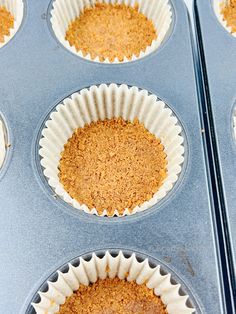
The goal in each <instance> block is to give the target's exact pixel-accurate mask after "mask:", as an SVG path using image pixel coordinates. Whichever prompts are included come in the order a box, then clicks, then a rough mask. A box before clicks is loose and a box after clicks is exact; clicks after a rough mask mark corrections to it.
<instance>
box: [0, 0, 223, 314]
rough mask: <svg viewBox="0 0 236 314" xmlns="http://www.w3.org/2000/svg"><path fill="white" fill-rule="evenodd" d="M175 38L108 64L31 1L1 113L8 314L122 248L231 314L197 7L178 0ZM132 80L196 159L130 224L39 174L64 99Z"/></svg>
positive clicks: (0, 222)
mask: <svg viewBox="0 0 236 314" xmlns="http://www.w3.org/2000/svg"><path fill="white" fill-rule="evenodd" d="M172 6H173V12H174V22H173V28H172V31H171V34H170V35H169V38H168V39H167V40H166V41H165V43H164V44H163V45H162V46H161V48H159V49H158V51H156V52H154V53H152V54H150V55H149V56H147V57H145V58H143V59H142V60H138V61H134V62H129V63H126V64H118V65H104V64H97V63H94V62H90V61H86V60H83V59H81V58H79V57H77V56H75V55H73V54H72V53H70V52H68V51H67V50H65V49H64V48H63V47H62V46H61V45H60V44H59V43H58V42H57V40H56V39H55V37H54V35H53V33H52V30H51V27H50V22H49V19H50V8H51V3H50V2H49V1H48V0H41V1H26V2H25V7H26V8H25V16H24V21H23V24H22V26H21V28H20V30H19V31H18V33H17V34H16V35H15V37H14V38H13V39H12V40H11V41H10V42H9V43H8V44H7V45H5V46H4V47H3V48H2V49H1V50H0V60H1V76H0V86H1V88H0V111H1V115H2V117H3V119H4V121H5V122H6V124H7V131H8V142H9V144H11V146H10V147H9V148H8V154H7V158H6V161H5V164H4V166H3V168H2V170H1V181H0V207H1V211H0V234H1V241H0V263H1V268H0V278H1V280H0V285H1V289H0V290H1V292H0V311H1V313H5V314H7V313H9V314H12V313H33V308H32V306H30V303H31V301H32V300H33V299H34V296H35V293H36V292H37V290H38V289H39V288H40V286H41V285H42V284H43V283H44V281H45V280H46V279H47V278H48V277H49V276H50V275H51V274H52V273H53V272H54V271H55V270H56V269H57V268H58V267H60V266H61V265H63V264H65V263H66V262H68V261H69V260H71V259H73V258H76V257H77V256H80V255H84V254H86V253H87V252H92V251H98V250H101V251H103V250H105V249H108V248H113V249H116V248H121V249H123V250H128V251H135V252H138V253H139V254H144V255H145V256H150V258H151V259H154V260H158V261H160V263H162V264H163V265H166V267H167V268H168V269H171V271H173V272H174V274H176V275H177V277H178V278H180V280H181V281H182V282H183V283H184V284H183V285H184V286H185V287H186V289H187V291H188V292H189V294H190V295H192V296H193V299H194V306H195V307H196V310H197V312H199V313H208V314H210V313H214V314H216V313H222V312H223V311H225V300H224V286H223V280H222V273H221V266H220V259H219V249H218V239H217V230H216V228H215V221H214V219H213V218H212V217H213V212H214V206H213V204H214V203H213V197H212V193H211V184H210V178H209V174H208V171H209V168H208V162H207V158H206V150H205V144H204V134H203V133H202V117H201V114H200V111H199V102H198V93H197V89H196V81H195V72H194V63H193V54H192V46H191V33H190V26H189V19H188V13H187V9H186V7H185V5H184V3H183V2H182V1H179V0H178V1H177V0H176V1H174V0H173V1H172ZM112 82H114V83H117V84H121V83H125V84H127V85H130V86H138V87H139V88H141V89H147V90H148V91H149V92H151V93H154V94H156V95H157V96H158V97H159V98H160V99H162V100H163V101H164V102H166V103H167V104H168V105H169V107H170V108H171V109H172V110H173V111H174V112H175V114H176V115H177V117H178V118H179V120H180V121H181V123H182V125H183V129H184V131H185V134H186V143H187V145H186V156H185V159H186V162H185V165H184V168H183V172H182V175H181V177H180V179H179V181H178V183H177V184H176V185H175V187H174V189H173V190H172V191H171V193H169V194H168V196H167V197H166V198H165V199H164V200H163V201H161V202H160V203H159V204H157V205H155V206H153V207H152V208H151V209H149V210H147V211H145V212H143V213H138V214H135V215H133V216H130V217H124V218H100V217H95V216H92V215H88V214H86V213H83V212H82V211H75V210H73V209H72V208H71V207H70V206H69V205H65V203H64V202H63V201H61V200H59V199H55V198H54V197H53V192H52V190H51V189H50V188H49V187H48V185H47V184H46V183H45V182H44V181H43V180H42V178H41V176H40V174H39V171H38V169H37V159H38V147H37V139H38V136H39V132H40V130H41V127H42V123H43V121H44V120H45V118H46V117H47V115H48V113H49V112H50V110H52V109H53V108H54V107H55V106H56V104H57V103H59V102H60V101H61V100H63V99H64V98H65V97H66V96H68V95H71V94H72V93H73V92H75V91H79V90H81V89H82V88H84V87H89V86H91V85H96V84H101V83H112Z"/></svg>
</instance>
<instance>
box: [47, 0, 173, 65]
mask: <svg viewBox="0 0 236 314" xmlns="http://www.w3.org/2000/svg"><path fill="white" fill-rule="evenodd" d="M98 3H102V4H118V5H123V4H124V5H126V6H128V7H132V8H135V7H137V6H138V11H139V12H140V13H142V14H143V15H144V16H145V17H147V19H148V20H150V21H151V22H152V23H153V25H154V28H155V30H156V35H157V38H156V39H155V40H153V41H152V43H151V45H149V46H147V47H146V49H145V50H142V51H140V53H139V55H135V54H133V55H132V57H128V56H123V57H124V58H123V60H122V61H121V60H119V59H118V57H116V58H114V60H113V61H111V60H109V58H108V57H107V58H105V59H104V60H101V58H99V56H97V57H92V55H91V54H90V53H88V54H84V53H83V52H82V51H81V50H77V49H76V48H75V46H73V45H70V43H69V41H68V40H66V39H65V38H66V32H67V30H68V27H69V25H70V24H71V22H73V21H74V20H75V19H76V18H78V17H80V16H81V14H82V13H83V12H84V10H85V9H86V8H91V7H94V6H95V5H96V4H98ZM50 15H51V18H50V22H51V26H52V30H53V32H54V34H55V36H56V38H57V39H58V40H59V42H60V43H61V44H62V45H63V46H64V47H65V48H66V49H68V50H69V51H71V52H72V53H74V54H75V55H77V56H79V57H82V58H84V59H87V60H90V61H94V62H101V63H112V64H113V63H124V62H130V61H135V60H137V59H141V58H143V57H145V56H146V55H148V54H150V53H152V52H154V51H155V50H157V49H158V48H159V47H160V45H161V44H162V43H163V41H164V40H165V39H166V38H167V36H168V35H169V34H170V29H171V26H172V23H173V10H172V6H171V4H170V1H169V0H150V1H146V0H118V1H113V0H100V1H97V0H92V1H87V0H72V1H66V0H54V1H53V2H52V9H51V11H50Z"/></svg>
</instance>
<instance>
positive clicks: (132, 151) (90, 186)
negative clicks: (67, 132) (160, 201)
mask: <svg viewBox="0 0 236 314" xmlns="http://www.w3.org/2000/svg"><path fill="white" fill-rule="evenodd" d="M166 165H167V161H166V154H165V152H164V147H163V145H162V144H161V143H160V140H159V139H158V138H156V137H155V136H154V135H152V134H151V133H150V132H149V131H147V130H146V129H145V127H144V126H143V125H142V124H140V123H139V122H138V120H137V119H136V120H135V121H134V122H133V123H131V122H129V121H124V120H123V119H122V118H119V119H111V120H104V121H98V122H93V123H91V124H89V125H86V126H85V127H84V128H79V129H77V130H76V131H75V132H74V133H73V135H72V137H71V138H70V139H69V140H68V142H67V143H66V144H65V146H64V151H63V152H62V154H61V160H60V165H59V169H60V173H59V178H60V182H61V183H62V184H63V186H64V188H65V190H66V191H67V192H68V193H69V194H70V196H71V197H72V198H74V199H76V200H77V201H78V202H79V203H81V204H86V205H87V206H88V207H89V208H90V209H92V208H96V209H97V211H98V213H99V214H101V213H102V212H103V211H104V209H107V211H108V215H109V216H111V215H113V213H114V211H115V210H116V209H117V210H118V211H119V213H120V214H122V213H123V211H124V209H125V208H128V209H129V210H130V211H132V209H133V208H134V207H135V206H137V205H140V204H142V203H144V202H145V201H147V200H150V199H151V198H152V197H153V195H154V194H155V193H156V192H157V191H158V189H159V187H160V186H161V184H162V182H163V180H164V179H165V178H166V173H167V170H166Z"/></svg>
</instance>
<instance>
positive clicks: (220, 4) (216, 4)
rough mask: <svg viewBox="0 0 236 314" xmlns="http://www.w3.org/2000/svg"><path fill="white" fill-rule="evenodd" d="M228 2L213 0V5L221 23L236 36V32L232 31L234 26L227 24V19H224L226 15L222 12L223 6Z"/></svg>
mask: <svg viewBox="0 0 236 314" xmlns="http://www.w3.org/2000/svg"><path fill="white" fill-rule="evenodd" d="M226 4H227V1H226V0H213V6H214V10H215V14H216V16H217V18H218V20H219V22H220V23H221V25H222V26H223V27H224V28H225V29H226V30H227V31H228V32H229V33H231V34H232V35H233V36H234V37H236V33H235V32H232V28H231V27H230V26H228V25H227V21H225V20H224V16H223V14H222V13H221V11H222V8H223V7H224V6H225V5H226Z"/></svg>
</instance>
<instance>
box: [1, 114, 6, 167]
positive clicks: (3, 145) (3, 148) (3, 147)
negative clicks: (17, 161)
mask: <svg viewBox="0 0 236 314" xmlns="http://www.w3.org/2000/svg"><path fill="white" fill-rule="evenodd" d="M5 156H6V134H5V127H4V125H3V121H2V120H1V117H0V170H1V168H2V166H3V163H4V160H5Z"/></svg>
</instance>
